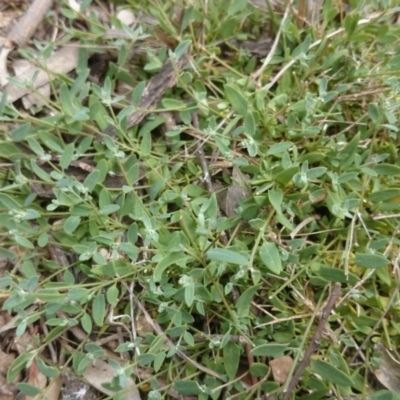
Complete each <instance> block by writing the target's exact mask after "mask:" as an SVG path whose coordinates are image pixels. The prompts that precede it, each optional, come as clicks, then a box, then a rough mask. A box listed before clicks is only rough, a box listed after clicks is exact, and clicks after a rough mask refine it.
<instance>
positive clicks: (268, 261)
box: [260, 242, 282, 275]
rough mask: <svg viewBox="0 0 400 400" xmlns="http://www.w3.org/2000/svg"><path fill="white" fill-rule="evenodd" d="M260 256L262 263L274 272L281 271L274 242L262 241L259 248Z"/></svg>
mask: <svg viewBox="0 0 400 400" xmlns="http://www.w3.org/2000/svg"><path fill="white" fill-rule="evenodd" d="M260 258H261V261H262V262H263V264H264V265H265V266H266V267H267V268H268V269H269V270H270V271H271V272H273V273H274V274H277V275H279V274H280V273H281V272H282V260H281V256H280V254H279V250H278V247H277V246H276V244H275V243H272V242H264V243H263V245H262V246H261V248H260Z"/></svg>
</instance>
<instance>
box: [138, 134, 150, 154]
mask: <svg viewBox="0 0 400 400" xmlns="http://www.w3.org/2000/svg"><path fill="white" fill-rule="evenodd" d="M140 151H141V153H142V155H143V157H148V156H149V155H150V152H151V134H150V132H149V131H144V132H143V137H142V143H141V144H140Z"/></svg>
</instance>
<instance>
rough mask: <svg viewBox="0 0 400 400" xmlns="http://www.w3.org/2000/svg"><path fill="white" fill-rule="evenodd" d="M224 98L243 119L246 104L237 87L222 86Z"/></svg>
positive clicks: (245, 112)
mask: <svg viewBox="0 0 400 400" xmlns="http://www.w3.org/2000/svg"><path fill="white" fill-rule="evenodd" d="M224 89H225V93H226V97H227V98H228V100H229V102H230V103H231V104H232V107H233V108H234V110H235V111H236V112H237V113H238V114H240V115H242V116H243V117H244V116H245V115H246V114H247V108H248V103H247V99H246V97H245V96H243V94H242V92H241V91H240V90H239V89H238V87H237V86H235V85H232V84H228V85H225V86H224Z"/></svg>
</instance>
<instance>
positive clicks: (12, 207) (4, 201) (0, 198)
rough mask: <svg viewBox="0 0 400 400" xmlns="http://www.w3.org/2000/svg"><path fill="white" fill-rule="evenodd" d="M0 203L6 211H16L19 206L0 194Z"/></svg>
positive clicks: (8, 197)
mask: <svg viewBox="0 0 400 400" xmlns="http://www.w3.org/2000/svg"><path fill="white" fill-rule="evenodd" d="M0 203H2V204H3V206H5V207H6V208H7V209H8V210H13V211H14V210H18V209H19V208H20V207H21V206H20V205H19V204H18V203H17V202H16V201H15V200H14V199H13V198H12V197H10V196H8V195H7V194H4V193H0Z"/></svg>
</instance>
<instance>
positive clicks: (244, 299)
mask: <svg viewBox="0 0 400 400" xmlns="http://www.w3.org/2000/svg"><path fill="white" fill-rule="evenodd" d="M258 289H259V286H258V285H256V286H250V287H249V288H248V289H246V290H245V291H244V292H243V293H242V294H241V295H240V297H239V299H238V301H237V302H236V310H237V313H238V315H239V316H242V317H247V316H248V314H249V309H250V303H251V300H252V299H253V296H254V295H255V294H256V292H257V290H258Z"/></svg>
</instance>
